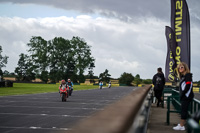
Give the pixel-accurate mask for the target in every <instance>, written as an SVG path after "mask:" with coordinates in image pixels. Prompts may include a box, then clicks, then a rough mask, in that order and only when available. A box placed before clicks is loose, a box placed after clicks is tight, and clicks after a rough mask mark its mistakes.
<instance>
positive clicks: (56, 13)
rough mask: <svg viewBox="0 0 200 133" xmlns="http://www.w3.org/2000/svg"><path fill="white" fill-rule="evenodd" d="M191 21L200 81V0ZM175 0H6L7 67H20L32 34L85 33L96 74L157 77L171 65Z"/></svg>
mask: <svg viewBox="0 0 200 133" xmlns="http://www.w3.org/2000/svg"><path fill="white" fill-rule="evenodd" d="M188 6H189V10H190V20H191V71H192V73H193V75H194V76H193V77H194V80H195V81H199V80H200V71H199V68H200V61H199V59H200V52H199V51H200V47H199V44H200V41H199V37H200V11H199V7H200V1H199V0H188ZM165 26H170V0H123V1H122V0H0V45H1V46H2V48H3V56H4V55H7V56H9V59H8V64H7V65H6V67H5V68H3V70H8V71H9V72H14V70H15V67H17V62H18V60H19V54H20V53H27V50H28V47H27V46H26V44H27V43H28V42H29V40H30V38H31V37H32V36H41V37H42V38H44V39H45V40H51V39H53V38H54V37H63V38H65V39H71V38H72V37H73V36H79V37H81V38H84V39H85V41H86V42H87V44H88V45H90V46H92V47H91V49H92V56H93V57H94V58H95V65H96V67H95V69H94V74H95V75H97V76H99V74H100V73H102V72H104V71H105V69H108V70H109V73H110V74H111V76H112V77H113V78H119V77H120V75H121V74H122V73H123V72H127V73H132V74H133V76H135V75H136V74H140V77H141V78H142V79H151V78H152V76H153V75H154V74H155V73H156V69H157V68H158V67H162V68H163V71H164V70H165V61H166V54H167V43H166V38H165Z"/></svg>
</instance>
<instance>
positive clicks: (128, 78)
mask: <svg viewBox="0 0 200 133" xmlns="http://www.w3.org/2000/svg"><path fill="white" fill-rule="evenodd" d="M133 80H134V76H133V75H132V74H131V73H126V72H124V73H123V74H122V75H121V76H120V78H119V83H120V84H126V85H131V83H132V81H133Z"/></svg>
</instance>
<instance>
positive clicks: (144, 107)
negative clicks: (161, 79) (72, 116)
mask: <svg viewBox="0 0 200 133" xmlns="http://www.w3.org/2000/svg"><path fill="white" fill-rule="evenodd" d="M151 87H152V86H151V85H148V86H144V87H140V88H138V89H136V90H134V91H133V92H132V93H131V94H129V95H127V96H126V97H124V98H122V99H120V100H119V101H117V102H116V103H114V104H111V105H109V106H107V107H106V108H104V110H102V111H100V112H98V113H97V114H96V115H94V116H91V117H90V118H88V119H86V120H83V121H82V122H80V123H79V124H78V125H75V126H74V128H72V130H70V131H69V132H70V133H132V132H135V133H145V132H146V130H147V123H148V115H149V109H150V107H151V102H152V100H151V95H152V90H151Z"/></svg>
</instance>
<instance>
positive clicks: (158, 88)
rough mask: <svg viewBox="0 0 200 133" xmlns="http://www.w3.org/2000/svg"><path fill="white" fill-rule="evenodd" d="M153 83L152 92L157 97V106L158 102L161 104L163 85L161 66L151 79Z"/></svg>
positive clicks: (163, 77) (163, 78)
mask: <svg viewBox="0 0 200 133" xmlns="http://www.w3.org/2000/svg"><path fill="white" fill-rule="evenodd" d="M152 82H153V85H154V93H155V97H156V98H157V101H158V102H157V107H159V105H160V104H163V99H162V92H163V89H164V86H165V76H164V74H163V72H162V68H160V67H159V68H158V69H157V74H155V75H154V76H153V79H152Z"/></svg>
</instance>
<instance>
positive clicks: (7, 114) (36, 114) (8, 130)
mask: <svg viewBox="0 0 200 133" xmlns="http://www.w3.org/2000/svg"><path fill="white" fill-rule="evenodd" d="M134 89H135V88H134V87H113V88H110V89H108V88H103V89H102V90H100V89H94V90H84V91H74V92H73V94H72V96H71V97H69V98H68V99H67V102H61V98H60V96H59V93H58V92H57V93H43V94H32V95H18V96H4V97H0V133H50V132H51V133H52V132H53V133H61V132H66V131H68V130H72V127H73V126H74V125H75V124H76V123H77V122H78V121H80V120H83V119H85V118H87V117H89V116H90V115H92V114H94V113H95V112H97V111H100V110H103V107H105V106H106V105H109V104H111V103H113V102H115V101H117V100H119V99H120V98H121V97H123V96H125V95H127V94H129V93H130V92H132V91H133V90H134Z"/></svg>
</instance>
